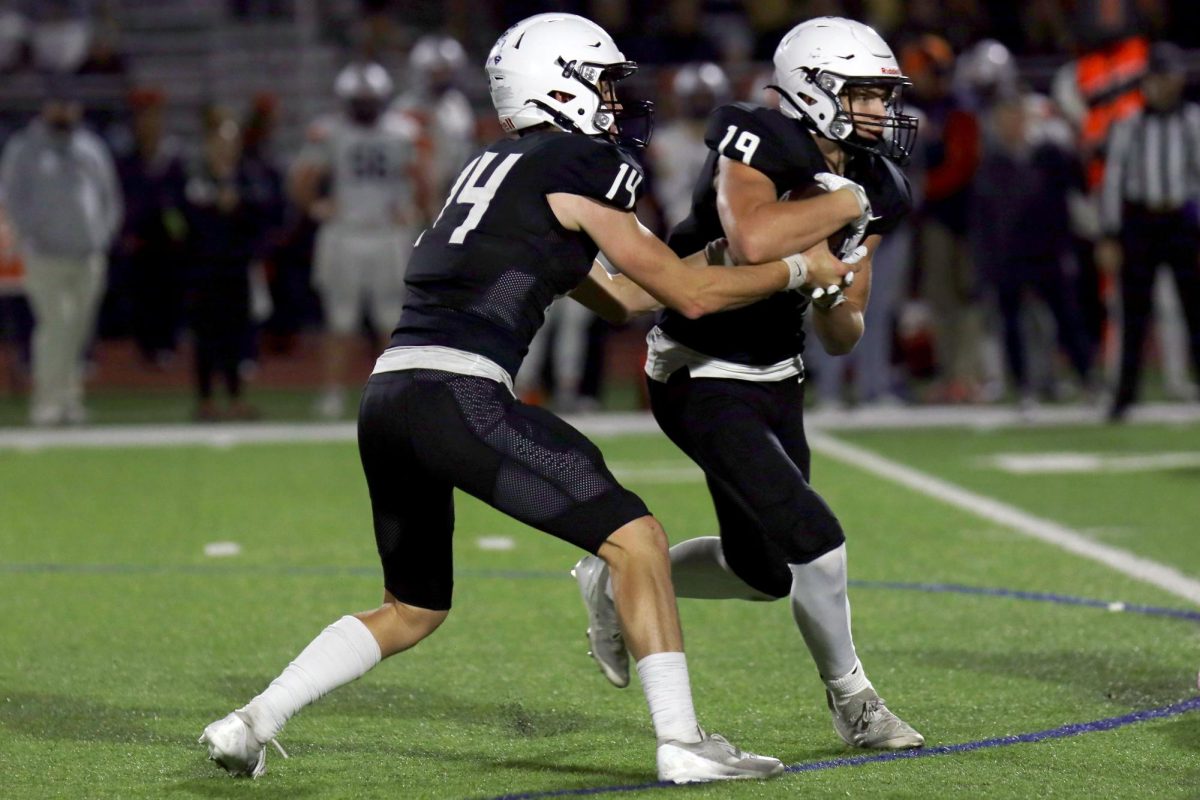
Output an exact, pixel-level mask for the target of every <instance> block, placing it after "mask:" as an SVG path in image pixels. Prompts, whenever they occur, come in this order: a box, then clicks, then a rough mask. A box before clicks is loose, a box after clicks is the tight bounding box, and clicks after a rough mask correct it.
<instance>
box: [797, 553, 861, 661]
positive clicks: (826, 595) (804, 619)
mask: <svg viewBox="0 0 1200 800" xmlns="http://www.w3.org/2000/svg"><path fill="white" fill-rule="evenodd" d="M791 568H792V617H793V618H794V619H795V620H796V627H798V628H799V629H800V633H801V635H803V636H804V643H805V644H806V645H808V652H809V653H811V654H812V658H813V661H814V662H816V665H817V671H818V672H820V673H821V678H822V679H823V680H833V679H835V678H836V677H837V676H845V675H847V674H849V673H851V672H852V671H853V670H854V667H855V665H856V664H858V656H857V655H856V654H855V652H854V638H853V637H852V636H851V635H850V600H849V598H848V597H847V596H846V545H844V544H843V545H842V546H840V547H838V548H837V549H835V550H831V551H830V552H828V553H826V554H825V555H823V556H821V557H820V558H818V559H817V560H815V561H810V562H809V563H807V564H792V565H791Z"/></svg>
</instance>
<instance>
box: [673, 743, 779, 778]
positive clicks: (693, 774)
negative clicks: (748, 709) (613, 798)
mask: <svg viewBox="0 0 1200 800" xmlns="http://www.w3.org/2000/svg"><path fill="white" fill-rule="evenodd" d="M700 734H701V735H702V736H703V737H704V738H702V739H701V740H700V741H698V742H680V741H677V740H675V739H669V740H667V741H665V742H662V743H660V744H659V745H658V757H657V761H658V779H659V780H660V781H669V782H670V783H706V782H708V781H729V780H742V779H754V778H770V777H772V776H775V775H778V774H779V773H781V772H783V762H782V761H780V760H779V759H777V758H771V757H770V756H760V755H755V754H754V753H747V752H745V751H744V750H739V749H738V748H736V747H734V746H733V745H732V744H730V743H729V742H728V741H726V739H725V737H723V736H721V735H720V734H718V733H711V734H710V733H704V731H701V732H700Z"/></svg>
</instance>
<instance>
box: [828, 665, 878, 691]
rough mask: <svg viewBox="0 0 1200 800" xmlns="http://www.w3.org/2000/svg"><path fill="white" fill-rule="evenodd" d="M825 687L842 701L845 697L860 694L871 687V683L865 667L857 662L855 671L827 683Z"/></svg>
mask: <svg viewBox="0 0 1200 800" xmlns="http://www.w3.org/2000/svg"><path fill="white" fill-rule="evenodd" d="M825 686H826V687H828V689H829V691H831V692H833V695H834V697H836V698H838V699H839V700H840V699H841V698H843V697H849V696H850V695H852V694H858V693H859V692H861V691H862V690H863V689H866V688H868V687H870V686H871V682H870V681H869V680H867V671H866V670H865V669H863V665H862V664H861V663H858V662H855V664H854V669H852V670H850V671H849V672H847V673H846V674H845V675H842V676H841V677H839V678H834V679H833V680H831V681H825Z"/></svg>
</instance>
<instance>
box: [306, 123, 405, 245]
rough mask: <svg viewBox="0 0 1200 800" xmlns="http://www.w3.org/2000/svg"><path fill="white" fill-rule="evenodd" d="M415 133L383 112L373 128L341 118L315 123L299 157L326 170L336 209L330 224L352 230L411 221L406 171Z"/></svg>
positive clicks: (390, 225)
mask: <svg viewBox="0 0 1200 800" xmlns="http://www.w3.org/2000/svg"><path fill="white" fill-rule="evenodd" d="M419 136H420V129H419V127H418V126H417V124H416V123H415V122H413V121H412V120H411V119H409V118H407V117H406V116H404V115H403V114H398V113H393V112H388V113H385V114H383V115H382V116H381V117H380V118H379V119H378V120H376V122H375V123H374V124H373V125H361V124H358V123H355V122H353V121H352V120H350V119H347V118H346V117H344V116H342V115H336V116H330V117H326V118H323V119H321V120H318V121H317V122H315V123H314V124H313V126H312V128H311V129H310V132H309V143H308V145H307V146H306V147H305V149H304V151H303V152H302V153H301V155H300V158H301V159H302V160H304V161H306V162H309V163H313V164H317V165H320V166H322V167H325V168H326V169H328V170H329V175H330V181H331V193H332V197H333V201H334V204H335V206H336V211H335V214H334V218H333V219H332V220H331V222H333V223H335V224H340V225H344V226H347V227H352V228H387V227H392V226H394V225H396V224H397V223H396V220H397V219H398V218H408V219H415V218H416V213H415V202H414V195H415V192H414V187H413V185H412V179H411V177H410V167H411V165H412V164H413V163H414V161H415V160H416V159H417V158H418V157H419V154H418V150H417V141H418V138H419Z"/></svg>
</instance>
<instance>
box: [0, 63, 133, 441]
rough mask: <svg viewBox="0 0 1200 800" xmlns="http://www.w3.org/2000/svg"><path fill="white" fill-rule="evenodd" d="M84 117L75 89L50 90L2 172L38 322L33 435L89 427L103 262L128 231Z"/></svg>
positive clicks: (107, 164)
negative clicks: (87, 403) (87, 372)
mask: <svg viewBox="0 0 1200 800" xmlns="http://www.w3.org/2000/svg"><path fill="white" fill-rule="evenodd" d="M82 114H83V108H82V106H81V105H80V103H79V102H78V101H77V100H75V99H74V98H73V97H72V96H71V94H70V92H69V89H68V87H66V86H64V85H63V84H61V83H57V82H56V83H52V84H51V85H50V87H49V91H48V92H47V99H46V100H45V102H44V103H43V104H42V109H41V114H40V116H39V117H38V118H37V119H35V120H34V121H33V122H31V123H30V124H29V125H28V127H26V128H24V129H23V130H21V131H20V132H18V133H16V134H14V135H13V137H12V138H11V139H10V140H9V142H8V143H7V145H6V147H5V148H4V155H3V159H2V162H0V194H2V196H3V202H4V206H5V208H6V209H7V211H8V214H9V217H10V219H11V220H12V223H13V228H14V230H15V231H16V234H17V238H18V240H19V242H20V247H21V252H22V258H23V261H24V265H25V292H26V294H27V296H28V297H29V302H30V306H31V307H32V309H33V314H34V319H35V328H34V334H33V393H32V398H31V406H30V412H29V419H30V422H32V423H33V424H35V425H58V424H62V423H81V422H84V421H85V420H86V417H87V412H86V410H85V408H84V404H83V397H84V392H83V363H82V357H83V352H84V348H85V347H86V346H87V343H88V340H89V339H90V338H91V335H92V332H93V328H94V325H95V318H96V310H97V308H98V306H99V303H100V299H101V297H102V295H103V291H104V282H105V273H106V268H107V260H106V255H105V254H106V253H107V252H108V249H109V245H110V244H111V243H112V240H113V237H114V236H115V235H116V232H117V230H118V228H119V226H120V224H121V215H122V207H121V191H120V186H119V184H118V182H117V176H116V170H115V168H114V166H113V162H112V157H111V155H110V154H109V152H108V149H107V147H106V146H105V144H104V142H103V141H101V139H100V138H99V137H97V136H96V135H94V134H93V133H91V132H90V131H87V130H85V129H84V128H83V127H82V126H81V124H80V120H81V118H82Z"/></svg>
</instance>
